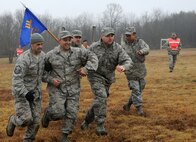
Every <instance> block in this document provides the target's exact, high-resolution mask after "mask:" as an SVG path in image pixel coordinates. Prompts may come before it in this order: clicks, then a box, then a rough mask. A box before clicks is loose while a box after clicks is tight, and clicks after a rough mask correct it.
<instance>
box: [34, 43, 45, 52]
mask: <svg viewBox="0 0 196 142" xmlns="http://www.w3.org/2000/svg"><path fill="white" fill-rule="evenodd" d="M43 44H44V43H43V42H37V43H34V44H31V46H32V53H33V54H35V55H38V54H40V53H41V51H42V48H43Z"/></svg>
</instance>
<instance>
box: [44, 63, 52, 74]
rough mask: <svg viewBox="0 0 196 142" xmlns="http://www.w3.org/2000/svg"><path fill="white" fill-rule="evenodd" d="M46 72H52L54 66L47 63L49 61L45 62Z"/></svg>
mask: <svg viewBox="0 0 196 142" xmlns="http://www.w3.org/2000/svg"><path fill="white" fill-rule="evenodd" d="M44 70H45V71H47V72H49V71H51V70H52V65H51V63H50V62H47V61H46V62H45V67H44Z"/></svg>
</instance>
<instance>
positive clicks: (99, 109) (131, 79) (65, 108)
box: [6, 27, 173, 142]
mask: <svg viewBox="0 0 196 142" xmlns="http://www.w3.org/2000/svg"><path fill="white" fill-rule="evenodd" d="M58 37H59V45H58V46H56V47H55V48H54V49H52V50H51V51H49V52H48V53H47V54H45V53H44V52H43V51H42V48H43V44H44V38H43V37H42V35H40V34H38V33H34V34H32V36H31V49H29V50H27V51H25V52H24V53H23V54H22V55H20V56H19V57H18V59H17V61H16V64H15V67H14V71H13V76H12V94H13V97H14V100H15V110H16V115H11V116H10V117H9V120H8V125H7V128H6V132H7V135H8V136H13V134H14V130H15V127H16V126H22V127H25V126H26V127H27V130H26V132H25V135H24V139H23V141H24V142H31V141H33V140H35V136H36V134H37V132H38V129H39V127H40V121H41V123H42V127H44V128H47V127H48V125H49V123H50V121H56V120H60V119H64V124H63V126H62V137H61V141H62V142H69V139H68V135H69V134H70V133H71V132H72V130H73V126H74V123H75V121H76V117H77V112H78V110H79V98H80V79H81V76H87V78H88V81H89V83H90V85H91V90H92V92H93V94H94V100H93V102H92V105H91V106H90V108H89V109H88V111H87V112H86V115H85V118H84V121H83V122H82V124H81V129H82V130H85V129H88V127H89V125H90V123H91V122H93V121H95V123H96V125H97V127H96V134H97V135H99V136H102V135H107V131H106V129H105V127H104V123H105V119H106V113H107V112H106V108H107V98H108V97H109V89H110V86H111V85H112V83H114V82H115V71H116V70H117V71H118V72H120V73H121V72H124V73H125V75H126V78H127V80H128V86H129V88H130V90H132V91H131V94H130V96H129V98H128V101H127V103H126V104H125V105H124V106H123V109H124V110H125V111H130V107H131V105H133V106H135V108H136V111H137V114H138V115H140V116H145V113H144V112H143V110H142V91H143V89H144V88H145V84H146V83H145V79H144V78H145V76H146V67H145V56H146V55H148V54H149V46H148V45H147V44H146V43H145V42H144V40H142V39H140V38H138V37H137V34H136V29H135V28H134V27H129V28H127V29H126V32H125V39H126V40H125V43H124V44H123V45H119V44H118V43H116V42H115V41H114V37H115V31H114V29H113V28H111V27H105V28H103V29H102V30H101V37H100V40H99V41H97V42H94V43H93V44H92V45H91V46H90V47H89V48H87V49H86V48H82V47H81V38H82V32H81V31H80V30H74V31H72V33H70V32H69V31H66V30H61V31H60V32H59V35H58ZM171 67H172V69H173V65H172V66H171ZM42 81H43V82H46V83H47V91H48V94H49V104H48V106H47V107H46V109H45V110H44V114H43V117H42V119H41V117H40V114H41V99H42V95H41V82H42Z"/></svg>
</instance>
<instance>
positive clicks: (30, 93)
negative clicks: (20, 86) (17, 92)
mask: <svg viewBox="0 0 196 142" xmlns="http://www.w3.org/2000/svg"><path fill="white" fill-rule="evenodd" d="M34 95H35V92H33V91H29V92H28V93H27V94H26V95H25V98H26V99H27V101H29V102H32V101H33V100H34V98H35V97H34Z"/></svg>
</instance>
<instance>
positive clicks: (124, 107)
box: [123, 104, 131, 111]
mask: <svg viewBox="0 0 196 142" xmlns="http://www.w3.org/2000/svg"><path fill="white" fill-rule="evenodd" d="M130 107H131V105H129V104H125V105H124V106H123V109H124V110H125V111H130Z"/></svg>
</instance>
